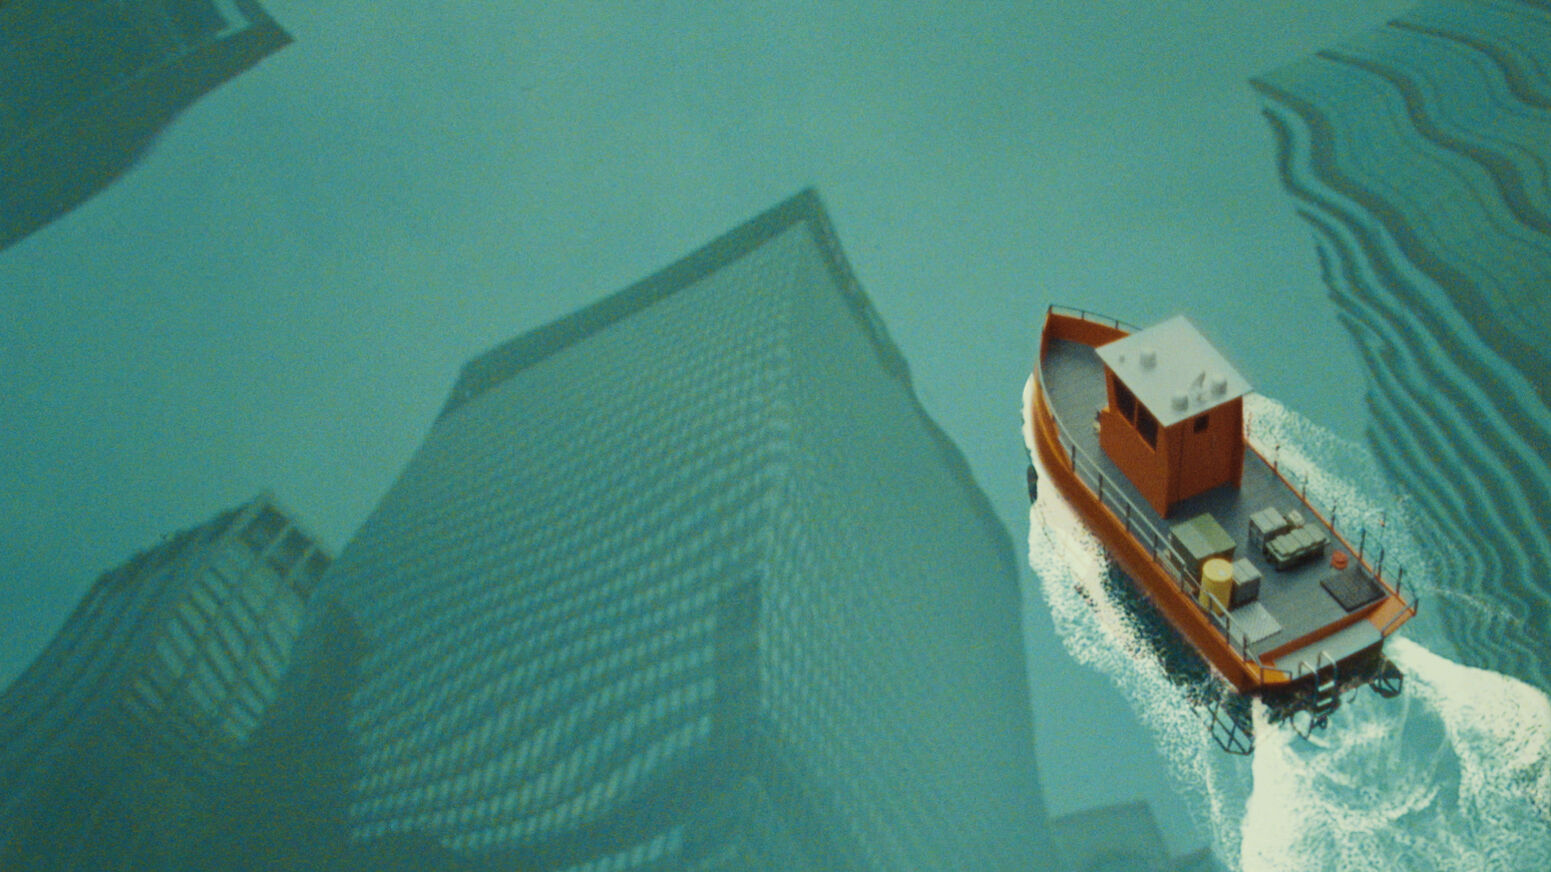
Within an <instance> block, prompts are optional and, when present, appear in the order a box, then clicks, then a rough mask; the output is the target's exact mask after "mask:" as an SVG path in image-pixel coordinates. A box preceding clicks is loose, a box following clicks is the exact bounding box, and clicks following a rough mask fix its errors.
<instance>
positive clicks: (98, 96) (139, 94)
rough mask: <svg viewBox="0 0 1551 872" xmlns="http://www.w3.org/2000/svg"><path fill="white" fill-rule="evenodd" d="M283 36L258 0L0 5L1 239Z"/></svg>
mask: <svg viewBox="0 0 1551 872" xmlns="http://www.w3.org/2000/svg"><path fill="white" fill-rule="evenodd" d="M290 42H291V37H290V36H289V35H288V34H287V33H286V32H285V31H284V30H283V29H281V27H280V26H279V25H278V24H276V23H275V21H274V20H273V19H272V18H270V16H269V15H268V13H266V12H265V11H264V9H263V8H262V7H261V6H259V4H258V3H257V2H255V0H124V2H100V3H82V2H73V0H6V2H4V3H0V249H4V248H6V247H8V246H10V245H12V244H14V243H16V242H17V241H19V240H21V239H22V238H24V237H26V236H27V235H28V234H30V233H32V232H33V231H35V230H38V229H39V228H41V227H43V226H44V225H46V224H48V223H49V222H50V221H53V220H55V219H57V218H59V217H60V216H62V215H63V214H64V213H66V212H68V211H69V210H71V209H73V208H75V207H76V206H78V205H80V204H81V203H82V202H84V201H86V200H87V199H89V198H90V197H92V196H93V195H94V194H96V193H97V192H98V191H100V190H102V189H103V188H104V187H106V186H107V185H109V184H111V183H112V182H113V180H114V179H116V178H118V177H119V176H120V175H122V174H123V173H124V172H126V171H128V170H129V168H130V167H131V166H133V165H134V163H135V162H136V161H137V160H139V158H140V157H141V155H142V154H144V152H145V151H146V149H147V148H148V147H149V146H150V144H151V142H152V141H153V140H154V138H155V137H156V135H157V134H158V132H159V131H160V130H161V129H162V128H163V127H165V126H166V125H167V124H168V123H169V122H170V121H172V119H173V118H174V117H175V116H176V115H177V114H178V113H179V112H181V111H183V109H185V108H187V107H188V106H189V105H190V104H192V103H193V102H194V101H195V100H197V99H199V98H200V97H201V96H203V95H204V94H206V93H208V92H210V91H212V90H214V89H215V88H217V87H219V86H220V85H221V84H222V83H223V82H225V81H227V80H228V79H231V78H233V77H235V76H237V75H238V74H240V73H242V72H243V71H245V70H247V69H249V68H250V67H252V66H253V65H254V64H257V63H258V62H259V61H261V60H263V59H264V58H265V57H267V56H268V55H270V54H271V53H273V52H275V51H277V50H279V49H280V48H282V47H284V46H285V45H287V44H289V43H290Z"/></svg>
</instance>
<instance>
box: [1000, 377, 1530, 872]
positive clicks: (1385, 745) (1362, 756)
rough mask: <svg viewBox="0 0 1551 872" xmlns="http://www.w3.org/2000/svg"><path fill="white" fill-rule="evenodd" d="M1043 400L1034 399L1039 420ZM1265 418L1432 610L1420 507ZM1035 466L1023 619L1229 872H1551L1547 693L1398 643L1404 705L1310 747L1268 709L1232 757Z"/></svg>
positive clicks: (1351, 705) (1348, 456)
mask: <svg viewBox="0 0 1551 872" xmlns="http://www.w3.org/2000/svg"><path fill="white" fill-rule="evenodd" d="M1031 400H1032V384H1030V385H1027V386H1025V390H1024V403H1025V410H1027V407H1028V404H1029V403H1030V402H1031ZM1250 409H1251V415H1252V421H1253V425H1252V426H1253V429H1252V433H1253V434H1254V435H1255V436H1256V437H1257V441H1258V442H1260V443H1261V444H1262V445H1264V446H1265V447H1267V448H1272V446H1275V445H1278V444H1279V445H1280V450H1278V451H1277V452H1276V453H1277V455H1278V462H1279V463H1281V464H1282V465H1283V466H1284V468H1285V469H1287V470H1288V471H1290V472H1291V473H1292V475H1293V476H1294V477H1295V480H1296V481H1299V482H1302V481H1303V480H1304V479H1305V477H1307V480H1308V482H1309V487H1310V488H1311V490H1312V491H1313V492H1314V494H1315V495H1317V496H1318V497H1319V498H1320V499H1321V500H1322V501H1324V502H1325V503H1326V505H1327V506H1330V505H1333V506H1335V507H1336V510H1337V513H1338V515H1339V517H1338V522H1340V520H1341V518H1345V519H1347V520H1349V521H1351V522H1353V523H1354V526H1355V523H1356V522H1361V523H1364V524H1367V525H1369V528H1370V536H1374V535H1377V534H1375V533H1374V532H1373V531H1374V530H1382V531H1383V533H1384V538H1385V540H1387V541H1386V542H1385V543H1384V547H1386V549H1387V550H1388V552H1389V558H1390V559H1396V560H1400V559H1403V560H1405V561H1406V565H1407V566H1408V573H1407V581H1408V583H1413V584H1418V585H1420V586H1421V587H1422V588H1423V590H1424V595H1427V594H1429V593H1431V586H1430V585H1429V584H1428V583H1427V582H1426V576H1425V570H1426V566H1427V563H1428V561H1427V560H1426V554H1425V552H1424V551H1423V549H1422V548H1421V547H1420V546H1419V545H1418V544H1417V543H1416V542H1415V541H1413V540H1411V539H1410V538H1409V537H1408V536H1407V535H1406V531H1408V530H1412V529H1421V526H1420V525H1418V524H1415V523H1413V521H1414V520H1415V519H1412V518H1410V517H1409V516H1408V508H1407V507H1406V506H1405V505H1403V504H1396V503H1394V502H1393V501H1383V500H1381V499H1374V498H1370V497H1368V496H1367V495H1370V494H1380V493H1382V476H1381V475H1380V474H1379V473H1378V471H1377V469H1376V467H1375V466H1374V465H1373V463H1372V461H1371V460H1369V459H1367V458H1366V456H1365V455H1364V454H1363V452H1362V451H1361V449H1360V447H1358V446H1355V445H1353V444H1350V443H1343V442H1340V441H1339V440H1336V439H1335V437H1333V436H1332V435H1330V434H1329V433H1328V432H1325V431H1322V430H1319V429H1318V428H1316V427H1314V426H1313V425H1312V424H1310V423H1309V422H1308V421H1307V420H1305V419H1303V418H1301V417H1300V416H1297V415H1296V414H1294V413H1291V412H1288V411H1287V410H1286V409H1284V408H1282V407H1281V406H1279V405H1277V404H1276V403H1274V402H1272V401H1269V400H1266V399H1264V398H1260V397H1252V398H1251V400H1250ZM1024 420H1025V428H1024V439H1025V442H1026V443H1027V444H1028V445H1029V446H1030V447H1031V448H1032V444H1033V434H1032V433H1031V432H1029V431H1028V427H1027V421H1028V420H1029V418H1028V415H1027V414H1025V416H1024ZM1273 450H1274V449H1273ZM1030 453H1031V455H1032V456H1035V457H1036V459H1035V465H1036V469H1037V471H1038V473H1039V475H1040V479H1041V483H1042V487H1041V488H1040V490H1039V495H1038V498H1037V499H1036V501H1035V503H1034V506H1033V507H1032V508H1031V510H1030V515H1029V530H1030V533H1029V564H1030V566H1032V567H1033V569H1034V571H1035V573H1036V574H1037V577H1038V582H1039V583H1038V589H1037V591H1035V590H1030V591H1026V592H1025V607H1027V608H1045V609H1048V610H1049V612H1050V614H1051V617H1052V619H1053V621H1054V624H1055V629H1056V632H1057V634H1058V635H1059V636H1060V638H1061V642H1062V644H1063V646H1064V647H1065V648H1066V650H1067V651H1068V653H1070V654H1071V656H1072V657H1073V658H1075V659H1076V660H1078V661H1079V662H1081V663H1083V664H1085V665H1087V666H1090V667H1093V668H1095V669H1098V670H1099V671H1101V672H1103V673H1104V674H1105V675H1106V676H1108V677H1109V678H1110V680H1112V681H1113V682H1114V683H1115V684H1116V685H1117V686H1118V687H1119V688H1120V689H1121V691H1122V693H1124V695H1125V696H1126V698H1127V700H1128V701H1129V702H1130V704H1131V707H1132V709H1133V711H1134V712H1135V713H1136V715H1137V717H1138V719H1139V720H1141V721H1142V722H1143V723H1144V724H1145V725H1146V726H1147V727H1148V728H1149V730H1150V731H1151V732H1152V734H1153V737H1154V740H1155V742H1156V743H1157V746H1158V749H1159V751H1160V752H1161V754H1162V755H1163V757H1164V758H1165V759H1166V760H1167V761H1168V762H1169V766H1170V769H1171V772H1172V775H1173V777H1174V779H1175V781H1176V783H1177V785H1178V786H1179V789H1180V793H1181V795H1182V796H1183V797H1184V799H1185V800H1186V801H1187V803H1188V804H1189V805H1190V807H1191V810H1192V812H1193V813H1194V815H1195V816H1196V817H1197V819H1198V820H1200V821H1202V823H1203V824H1204V825H1205V826H1206V829H1207V831H1208V833H1209V835H1210V838H1211V840H1212V844H1213V848H1214V850H1215V851H1216V853H1217V855H1218V856H1219V857H1220V858H1221V859H1222V860H1223V861H1224V862H1225V863H1226V864H1227V865H1228V866H1229V867H1230V868H1233V869H1238V870H1243V872H1273V870H1276V872H1282V870H1287V872H1301V870H1310V872H1313V870H1320V872H1344V870H1356V869H1364V870H1366V869H1439V870H1454V869H1457V870H1471V872H1476V870H1504V872H1508V870H1514V872H1517V870H1523V869H1537V870H1538V869H1548V868H1551V701H1548V700H1547V698H1546V697H1545V696H1544V695H1543V694H1541V693H1540V692H1539V691H1537V690H1535V689H1534V688H1533V687H1530V686H1529V685H1526V684H1524V683H1522V682H1519V681H1517V680H1515V679H1512V678H1509V677H1507V676H1503V675H1499V674H1496V673H1493V672H1488V671H1485V670H1479V669H1471V668H1468V667H1465V666H1461V665H1458V664H1456V663H1454V662H1452V661H1450V660H1448V659H1446V658H1444V657H1442V656H1439V655H1437V654H1434V653H1432V652H1431V651H1429V650H1427V648H1424V647H1423V646H1422V645H1421V644H1418V643H1416V642H1413V641H1411V640H1409V639H1406V638H1396V639H1393V640H1392V641H1391V642H1390V643H1389V645H1388V647H1387V650H1388V651H1389V653H1390V656H1391V658H1392V659H1393V660H1394V661H1395V663H1396V664H1397V665H1398V666H1399V667H1400V669H1401V671H1402V672H1403V673H1404V674H1405V676H1406V679H1405V681H1406V689H1405V693H1404V694H1402V696H1401V697H1400V698H1399V699H1396V700H1384V699H1380V698H1379V697H1378V696H1376V695H1375V694H1372V693H1370V692H1369V691H1366V690H1362V691H1358V692H1357V693H1355V694H1352V695H1350V696H1349V697H1348V699H1347V701H1346V704H1345V705H1344V706H1343V708H1342V709H1341V711H1339V712H1338V713H1337V714H1336V715H1335V716H1334V717H1333V718H1332V724H1331V727H1330V728H1329V729H1328V730H1326V731H1324V732H1323V733H1319V734H1316V736H1315V738H1314V740H1313V741H1308V740H1304V739H1302V738H1300V737H1298V736H1297V734H1296V733H1294V732H1293V731H1292V730H1291V728H1290V727H1288V726H1287V725H1285V724H1283V725H1272V724H1270V723H1269V722H1268V721H1267V717H1266V711H1265V709H1264V707H1263V706H1259V705H1257V706H1256V707H1255V742H1256V750H1255V753H1254V755H1253V756H1252V757H1251V758H1249V759H1248V760H1246V759H1245V758H1241V757H1235V756H1232V755H1229V754H1226V753H1224V752H1223V751H1221V750H1219V749H1218V748H1217V746H1216V745H1215V743H1213V741H1212V739H1211V736H1210V732H1209V728H1208V726H1207V723H1206V720H1205V717H1204V715H1203V714H1202V713H1200V712H1198V711H1196V710H1194V709H1192V707H1191V705H1190V704H1189V701H1188V699H1187V698H1186V696H1185V693H1184V692H1183V690H1181V689H1180V688H1179V687H1176V686H1175V685H1174V684H1173V683H1172V682H1171V681H1170V680H1169V677H1168V676H1167V675H1166V674H1165V671H1164V669H1163V666H1162V664H1161V662H1160V660H1159V658H1158V656H1157V655H1156V653H1155V652H1154V651H1153V650H1152V649H1151V646H1150V645H1149V643H1148V642H1147V641H1146V639H1145V638H1144V637H1143V635H1142V634H1141V632H1140V630H1139V628H1138V627H1137V625H1136V623H1135V621H1134V619H1133V618H1132V617H1131V616H1130V614H1129V612H1128V611H1127V609H1126V607H1125V606H1124V605H1123V604H1121V603H1119V602H1116V601H1115V599H1114V598H1113V597H1112V596H1111V595H1110V594H1109V593H1108V591H1107V590H1106V587H1105V585H1104V579H1105V576H1106V574H1107V572H1108V569H1109V567H1108V562H1107V560H1106V558H1105V556H1104V552H1103V549H1102V548H1101V547H1100V545H1099V543H1098V542H1097V540H1096V539H1094V537H1093V536H1092V534H1091V533H1089V532H1088V530H1087V528H1086V527H1085V526H1084V525H1083V523H1082V522H1081V521H1080V520H1079V519H1078V517H1077V516H1076V514H1075V512H1073V510H1072V509H1071V507H1070V506H1069V505H1068V504H1067V503H1066V502H1065V501H1064V500H1063V499H1062V498H1061V497H1060V495H1059V494H1058V493H1056V492H1055V491H1054V488H1053V487H1051V486H1049V485H1048V484H1045V482H1047V481H1048V477H1047V476H1046V475H1045V470H1044V469H1043V468H1041V465H1040V464H1039V462H1038V459H1037V455H1034V452H1032V451H1031V452H1030ZM1268 454H1269V452H1268ZM1316 459H1317V460H1318V461H1319V462H1318V463H1316V462H1315V461H1316ZM1381 505H1383V506H1386V508H1380V506H1381ZM1381 524H1382V526H1380V525H1381ZM1343 526H1344V525H1343ZM1370 541H1373V540H1370ZM1415 623H1417V622H1413V624H1415Z"/></svg>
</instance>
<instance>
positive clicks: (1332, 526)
mask: <svg viewBox="0 0 1551 872" xmlns="http://www.w3.org/2000/svg"><path fill="white" fill-rule="evenodd" d="M1245 429H1246V433H1245V442H1246V443H1247V444H1248V445H1249V447H1250V448H1251V449H1253V450H1254V451H1255V453H1256V454H1258V455H1260V459H1261V460H1262V461H1263V462H1264V463H1265V464H1266V465H1267V466H1269V467H1270V468H1271V474H1272V475H1275V476H1276V477H1277V478H1279V479H1281V480H1282V483H1283V484H1285V485H1287V489H1288V490H1290V491H1292V493H1293V494H1294V495H1295V496H1296V497H1297V498H1298V501H1299V502H1301V503H1303V506H1304V508H1306V509H1308V510H1309V512H1310V513H1312V514H1313V515H1314V517H1315V518H1316V519H1317V520H1319V521H1320V522H1321V523H1322V524H1323V525H1324V526H1325V527H1326V528H1327V529H1329V530H1330V533H1331V535H1332V536H1334V537H1335V538H1336V540H1337V541H1338V542H1339V543H1340V545H1341V546H1342V547H1344V548H1345V549H1346V550H1347V551H1348V552H1349V553H1350V554H1351V555H1352V556H1353V558H1355V559H1356V561H1357V568H1358V569H1359V570H1360V571H1361V572H1362V573H1363V574H1364V575H1366V576H1367V577H1368V578H1370V579H1372V580H1373V581H1374V582H1376V583H1378V585H1379V587H1380V589H1382V590H1383V591H1384V594H1385V597H1386V598H1387V597H1390V596H1393V597H1395V598H1397V599H1399V600H1400V604H1401V606H1402V608H1401V610H1400V611H1399V612H1397V613H1396V614H1395V616H1394V617H1392V618H1391V619H1390V621H1389V623H1387V624H1385V625H1384V628H1383V629H1382V630H1380V633H1381V634H1382V635H1385V636H1388V635H1389V633H1390V631H1391V630H1392V629H1394V626H1395V624H1396V622H1397V621H1399V620H1400V619H1401V618H1402V616H1404V617H1407V618H1409V617H1415V616H1416V614H1417V612H1418V611H1419V610H1420V609H1421V605H1422V599H1421V597H1420V596H1419V595H1418V594H1416V593H1414V592H1412V593H1411V594H1410V596H1409V597H1407V593H1406V591H1405V589H1404V588H1405V580H1406V568H1405V566H1404V565H1401V566H1395V567H1391V569H1392V570H1393V575H1386V574H1385V571H1384V557H1385V546H1384V544H1383V543H1380V544H1379V546H1378V548H1379V551H1378V559H1377V560H1372V559H1371V554H1370V553H1369V551H1368V538H1369V537H1368V527H1367V525H1366V524H1357V525H1356V533H1357V545H1356V547H1353V545H1352V542H1351V538H1350V536H1349V535H1343V534H1342V532H1341V528H1340V527H1339V526H1338V523H1339V510H1340V507H1339V506H1335V505H1326V504H1324V503H1322V501H1320V500H1318V499H1317V498H1316V497H1314V496H1311V495H1310V494H1309V476H1308V473H1304V476H1303V482H1302V484H1301V486H1300V485H1299V484H1297V483H1295V482H1294V480H1293V479H1294V476H1293V473H1292V472H1291V471H1289V470H1284V469H1282V468H1281V448H1282V446H1281V445H1280V444H1277V445H1273V446H1272V451H1271V454H1270V456H1269V457H1268V456H1267V455H1266V452H1265V450H1264V448H1263V447H1262V444H1261V443H1260V440H1259V439H1257V438H1254V437H1252V436H1250V435H1249V434H1248V432H1247V431H1248V427H1247V426H1246V428H1245ZM1381 526H1382V525H1381ZM1346 530H1347V533H1348V534H1350V533H1351V532H1352V530H1353V527H1352V525H1347V527H1346ZM1391 581H1393V582H1394V583H1393V584H1391V583H1390V582H1391Z"/></svg>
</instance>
